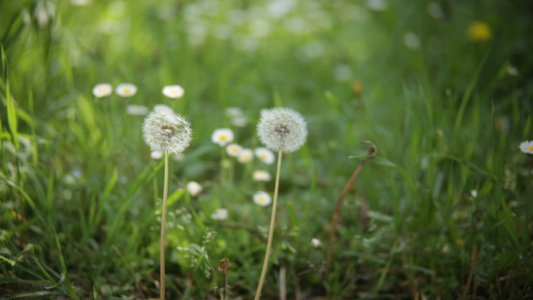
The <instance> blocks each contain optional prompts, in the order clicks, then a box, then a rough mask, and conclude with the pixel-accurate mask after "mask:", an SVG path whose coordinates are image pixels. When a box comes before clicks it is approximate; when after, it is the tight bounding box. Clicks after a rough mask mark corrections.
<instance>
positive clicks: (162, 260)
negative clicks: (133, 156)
mask: <svg viewBox="0 0 533 300" xmlns="http://www.w3.org/2000/svg"><path fill="white" fill-rule="evenodd" d="M167 196H168V153H167V152H165V183H164V187H163V205H162V209H161V243H160V244H161V246H160V247H161V251H160V253H159V259H160V269H161V272H160V274H159V294H160V298H161V300H165V226H166V216H167Z"/></svg>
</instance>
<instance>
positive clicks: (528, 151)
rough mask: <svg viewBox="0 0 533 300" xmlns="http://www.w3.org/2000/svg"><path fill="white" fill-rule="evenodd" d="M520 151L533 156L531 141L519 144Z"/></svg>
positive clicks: (532, 143) (532, 142)
mask: <svg viewBox="0 0 533 300" xmlns="http://www.w3.org/2000/svg"><path fill="white" fill-rule="evenodd" d="M520 151H522V152H524V153H526V154H533V141H525V142H522V143H520Z"/></svg>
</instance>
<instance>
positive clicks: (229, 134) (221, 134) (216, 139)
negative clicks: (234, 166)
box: [211, 128, 233, 146]
mask: <svg viewBox="0 0 533 300" xmlns="http://www.w3.org/2000/svg"><path fill="white" fill-rule="evenodd" d="M211 141H213V143H215V144H219V145H220V146H225V145H226V144H227V143H231V142H232V141H233V131H231V129H227V128H220V129H216V130H215V132H213V135H212V136H211Z"/></svg>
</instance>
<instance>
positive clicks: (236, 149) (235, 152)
mask: <svg viewBox="0 0 533 300" xmlns="http://www.w3.org/2000/svg"><path fill="white" fill-rule="evenodd" d="M241 151H242V147H241V146H240V145H239V144H229V145H227V146H226V152H228V154H229V156H233V157H238V156H239V154H240V153H241Z"/></svg>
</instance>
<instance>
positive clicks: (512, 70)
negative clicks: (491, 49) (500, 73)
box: [507, 65, 520, 76]
mask: <svg viewBox="0 0 533 300" xmlns="http://www.w3.org/2000/svg"><path fill="white" fill-rule="evenodd" d="M507 74H509V75H511V76H518V75H520V72H518V69H517V68H516V67H514V66H511V65H509V66H508V67H507Z"/></svg>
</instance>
